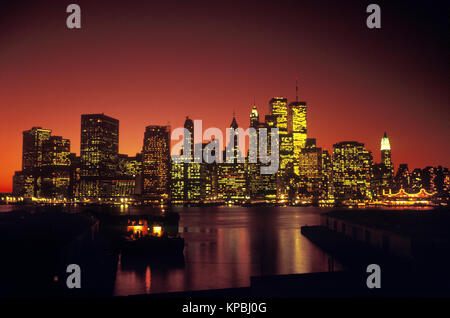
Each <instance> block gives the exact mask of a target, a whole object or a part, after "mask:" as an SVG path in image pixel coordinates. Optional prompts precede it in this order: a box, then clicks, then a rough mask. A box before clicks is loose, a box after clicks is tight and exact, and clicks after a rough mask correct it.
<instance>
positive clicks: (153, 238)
mask: <svg viewBox="0 0 450 318" xmlns="http://www.w3.org/2000/svg"><path fill="white" fill-rule="evenodd" d="M178 218H179V216H178V214H176V213H174V215H166V216H165V217H164V218H146V217H145V216H129V217H128V220H127V224H126V229H125V233H123V235H122V239H121V241H122V244H121V247H122V252H123V253H126V254H132V255H139V256H156V257H160V256H177V255H183V250H184V239H183V238H182V237H180V235H179V234H178Z"/></svg>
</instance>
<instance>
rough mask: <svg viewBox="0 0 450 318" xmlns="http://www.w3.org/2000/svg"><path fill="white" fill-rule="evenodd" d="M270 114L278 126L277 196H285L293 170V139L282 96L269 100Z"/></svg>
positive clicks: (284, 100)
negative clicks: (278, 164) (278, 163)
mask: <svg viewBox="0 0 450 318" xmlns="http://www.w3.org/2000/svg"><path fill="white" fill-rule="evenodd" d="M269 106H270V111H271V115H272V116H273V117H274V119H275V128H278V136H279V142H280V145H279V146H280V148H279V155H280V160H279V162H280V167H279V170H278V173H277V197H278V198H279V199H282V198H283V197H285V196H286V191H287V184H288V183H289V178H290V175H289V174H290V172H291V170H293V166H292V164H293V141H292V134H291V133H289V132H288V106H287V99H286V98H284V97H274V98H272V99H271V100H270V102H269Z"/></svg>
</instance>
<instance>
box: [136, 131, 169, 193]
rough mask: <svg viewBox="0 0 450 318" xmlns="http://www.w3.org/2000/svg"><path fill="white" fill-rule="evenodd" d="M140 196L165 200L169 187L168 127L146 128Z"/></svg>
mask: <svg viewBox="0 0 450 318" xmlns="http://www.w3.org/2000/svg"><path fill="white" fill-rule="evenodd" d="M142 178H143V185H142V186H143V189H142V195H143V196H144V197H146V198H149V199H153V200H161V199H167V198H168V196H169V192H170V189H169V186H170V184H169V183H170V127H169V126H147V127H146V128H145V134H144V146H143V149H142Z"/></svg>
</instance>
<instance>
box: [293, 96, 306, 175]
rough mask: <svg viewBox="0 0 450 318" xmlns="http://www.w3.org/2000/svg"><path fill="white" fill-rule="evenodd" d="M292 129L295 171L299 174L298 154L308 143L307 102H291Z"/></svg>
mask: <svg viewBox="0 0 450 318" xmlns="http://www.w3.org/2000/svg"><path fill="white" fill-rule="evenodd" d="M289 111H290V131H291V133H292V143H293V157H294V173H295V174H296V175H299V166H298V156H299V155H300V152H301V151H302V149H303V148H304V147H305V143H306V136H307V135H306V102H298V101H295V102H292V103H291V104H289Z"/></svg>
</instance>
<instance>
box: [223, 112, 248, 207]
mask: <svg viewBox="0 0 450 318" xmlns="http://www.w3.org/2000/svg"><path fill="white" fill-rule="evenodd" d="M230 127H231V128H233V129H237V128H238V125H237V122H236V118H235V117H234V116H233V120H232V122H231V125H230ZM230 137H231V136H230ZM233 138H234V145H233V147H232V146H231V144H228V145H227V147H226V149H227V150H225V151H224V155H223V158H224V159H223V162H222V163H220V164H219V165H218V167H217V187H218V189H217V195H218V197H219V199H221V200H224V201H226V202H227V203H230V204H235V203H239V202H242V201H243V200H245V197H246V193H247V188H246V187H247V181H246V173H245V163H241V162H238V161H237V158H239V157H241V156H242V155H241V153H240V150H239V143H238V142H239V138H238V136H237V135H234V136H233ZM227 156H228V158H229V157H230V156H231V157H232V158H233V162H227V160H226V159H227Z"/></svg>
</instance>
